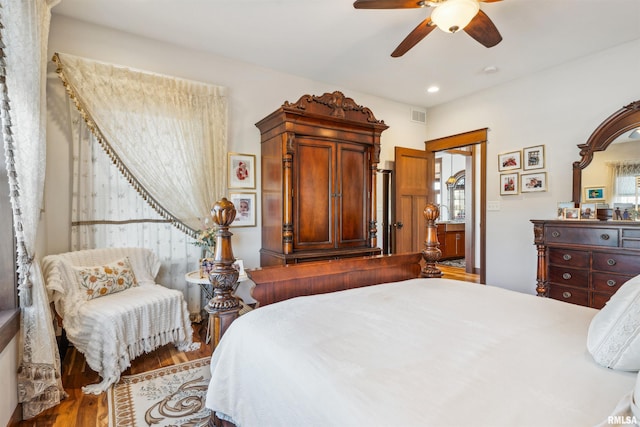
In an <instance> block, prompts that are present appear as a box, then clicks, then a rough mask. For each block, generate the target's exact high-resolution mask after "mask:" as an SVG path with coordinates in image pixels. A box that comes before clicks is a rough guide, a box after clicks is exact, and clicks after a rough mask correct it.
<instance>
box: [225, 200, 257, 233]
mask: <svg viewBox="0 0 640 427" xmlns="http://www.w3.org/2000/svg"><path fill="white" fill-rule="evenodd" d="M229 199H230V201H231V203H233V205H234V206H235V208H236V217H235V219H234V220H233V222H232V223H231V227H255V225H256V210H257V206H256V193H229Z"/></svg>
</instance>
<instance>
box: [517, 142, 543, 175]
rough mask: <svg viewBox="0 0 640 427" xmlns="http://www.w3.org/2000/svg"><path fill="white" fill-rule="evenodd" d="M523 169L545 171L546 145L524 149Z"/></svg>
mask: <svg viewBox="0 0 640 427" xmlns="http://www.w3.org/2000/svg"><path fill="white" fill-rule="evenodd" d="M522 157H523V159H522V161H523V169H524V170H531V169H544V145H536V146H534V147H527V148H523V149H522Z"/></svg>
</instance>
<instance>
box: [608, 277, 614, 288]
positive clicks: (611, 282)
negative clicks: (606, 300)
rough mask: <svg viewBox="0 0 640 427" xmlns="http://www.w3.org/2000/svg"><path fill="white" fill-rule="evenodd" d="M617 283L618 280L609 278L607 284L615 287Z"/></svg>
mask: <svg viewBox="0 0 640 427" xmlns="http://www.w3.org/2000/svg"><path fill="white" fill-rule="evenodd" d="M615 285H616V281H615V280H613V279H609V280H607V286H611V287H614V286H615Z"/></svg>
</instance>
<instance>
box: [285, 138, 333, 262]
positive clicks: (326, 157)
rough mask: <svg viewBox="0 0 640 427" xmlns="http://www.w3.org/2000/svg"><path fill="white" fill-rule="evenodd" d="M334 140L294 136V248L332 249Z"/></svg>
mask: <svg viewBox="0 0 640 427" xmlns="http://www.w3.org/2000/svg"><path fill="white" fill-rule="evenodd" d="M334 170H335V144H334V143H333V142H328V141H324V140H321V139H315V138H305V137H299V138H297V139H296V148H295V154H294V171H295V172H294V175H295V178H294V179H295V184H294V197H293V199H294V205H295V209H294V215H293V228H294V233H293V235H294V241H293V247H294V250H319V249H333V248H334V247H335V239H334V233H335V230H334V221H333V219H334V199H335V194H336V191H335V181H334V175H335V173H334Z"/></svg>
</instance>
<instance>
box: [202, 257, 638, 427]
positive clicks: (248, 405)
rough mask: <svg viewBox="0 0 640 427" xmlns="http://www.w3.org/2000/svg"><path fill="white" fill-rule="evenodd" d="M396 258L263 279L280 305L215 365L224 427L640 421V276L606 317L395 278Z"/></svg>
mask: <svg viewBox="0 0 640 427" xmlns="http://www.w3.org/2000/svg"><path fill="white" fill-rule="evenodd" d="M374 258H375V257H374ZM397 258H401V256H394V255H391V256H382V259H380V258H377V260H372V258H371V257H369V258H367V260H368V261H363V260H362V259H358V260H349V259H345V260H335V261H331V262H326V263H310V264H309V265H304V264H300V265H296V266H288V267H267V268H266V269H262V270H258V271H256V272H254V273H257V274H254V276H253V277H252V278H257V279H258V280H257V281H256V284H257V286H256V291H255V293H254V294H255V295H258V296H259V297H258V298H257V299H258V301H260V297H262V298H266V299H267V301H268V302H269V304H266V305H264V304H263V306H262V307H260V308H259V309H257V310H253V311H252V312H250V313H248V314H246V315H244V316H241V317H240V318H238V319H237V320H236V321H235V322H233V324H231V326H230V327H229V329H228V330H227V331H226V333H225V335H224V336H223V337H222V340H221V341H220V343H219V345H218V346H217V347H216V349H215V351H214V353H213V355H212V361H211V375H212V376H211V381H210V385H209V388H208V392H207V399H206V405H207V407H208V408H210V409H211V410H212V411H213V413H214V414H215V417H213V418H212V425H218V426H220V425H224V426H226V425H236V426H238V427H251V426H261V427H265V426H266V427H271V426H305V427H313V426H318V427H320V426H322V427H326V426H354V427H360V426H366V427H376V426H403V427H404V426H406V427H413V426H469V425H473V426H545V427H548V426H593V425H599V424H601V425H616V424H626V425H628V424H632V423H633V422H635V421H636V418H635V417H636V416H637V417H638V419H640V411H637V408H635V398H634V388H635V385H636V378H637V376H638V373H637V371H638V369H640V338H638V335H640V321H639V319H640V292H639V290H640V276H639V277H637V278H634V279H632V280H631V281H629V282H627V283H626V284H625V285H623V286H622V287H621V288H620V290H619V291H618V292H617V293H616V294H615V295H614V296H613V297H612V298H611V300H610V302H609V303H608V304H607V306H605V308H604V309H603V310H601V311H598V310H596V309H593V308H588V307H582V306H577V305H572V304H568V303H564V302H561V301H556V300H552V299H548V298H541V297H537V296H533V295H527V294H522V293H518V292H513V291H509V290H505V289H502V288H498V287H495V286H488V285H478V284H473V283H468V282H461V281H456V280H450V279H447V278H446V277H445V278H437V277H432V278H419V277H418V278H416V277H415V276H416V275H420V273H419V272H420V271H423V270H424V268H423V269H422V270H420V269H419V268H418V269H415V268H413V269H410V270H411V271H412V272H413V273H412V274H414V273H416V272H418V273H417V274H415V275H414V278H407V277H400V278H399V279H397V280H394V279H388V274H389V271H391V270H394V269H393V267H390V266H389V265H393V264H394V263H395V262H396V259H397ZM363 262H364V264H366V265H369V264H371V265H369V267H371V269H370V270H367V269H366V268H363V267H362V263H363ZM402 262H405V263H406V262H407V260H406V257H405V259H404V261H401V263H402ZM354 263H355V264H354ZM384 263H387V264H388V265H387V266H385V267H383V268H381V269H380V270H377V269H376V268H375V267H373V265H376V264H384ZM358 264H360V267H358V268H356V270H355V271H356V273H355V274H356V275H357V276H359V277H360V279H362V278H363V277H368V278H369V281H367V283H366V285H364V286H362V285H361V283H358V282H357V281H355V283H354V281H353V280H352V278H349V276H350V274H349V273H348V271H350V266H353V265H358ZM423 264H424V261H423ZM278 269H279V270H278ZM264 270H266V272H265V271H264ZM278 271H279V273H278ZM336 271H337V272H338V273H336ZM364 271H368V273H364ZM310 272H312V273H310ZM250 275H251V273H250ZM323 276H327V277H328V279H327V280H324V279H323ZM376 278H377V279H379V280H376ZM375 282H377V283H375ZM381 282H386V283H381ZM318 283H320V284H322V285H318ZM327 283H329V284H331V283H333V284H334V285H327ZM336 283H337V284H336ZM351 285H353V286H351ZM327 286H329V287H331V286H333V288H335V289H329V288H327ZM261 287H262V288H261ZM351 288H352V289H351ZM283 289H284V290H283ZM316 291H317V292H316ZM318 292H321V293H320V294H317V295H313V294H314V293H318ZM634 411H635V412H634Z"/></svg>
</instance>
